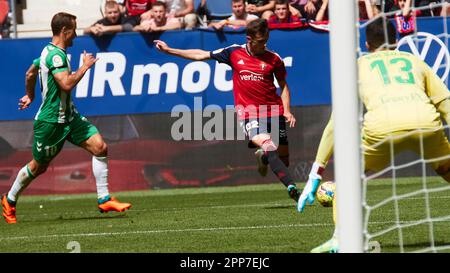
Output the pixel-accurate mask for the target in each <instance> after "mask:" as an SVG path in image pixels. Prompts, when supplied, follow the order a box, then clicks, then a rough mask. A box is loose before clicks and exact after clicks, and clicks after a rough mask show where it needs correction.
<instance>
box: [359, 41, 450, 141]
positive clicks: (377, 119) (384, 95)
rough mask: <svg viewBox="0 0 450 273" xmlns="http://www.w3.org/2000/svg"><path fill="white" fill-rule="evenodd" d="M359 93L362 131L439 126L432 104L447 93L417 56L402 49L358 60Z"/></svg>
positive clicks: (446, 96)
mask: <svg viewBox="0 0 450 273" xmlns="http://www.w3.org/2000/svg"><path fill="white" fill-rule="evenodd" d="M358 68H359V93H360V98H361V100H362V101H363V103H364V105H365V107H366V110H367V113H366V114H365V116H364V134H368V135H378V136H379V135H385V134H389V133H392V132H395V131H402V130H411V129H417V128H424V129H425V128H438V127H441V126H442V121H441V119H440V114H439V112H437V110H436V107H435V106H434V105H435V104H437V103H439V102H441V101H443V100H445V99H446V98H448V97H450V92H449V91H448V89H447V86H446V85H445V84H444V83H443V82H442V80H441V79H440V78H439V77H438V76H437V75H436V74H435V73H434V72H433V70H432V69H431V68H430V67H429V66H428V65H427V64H426V63H424V62H423V61H422V60H420V59H419V58H418V57H416V56H414V55H412V54H411V53H408V52H402V51H388V50H386V51H377V52H374V53H370V54H368V55H365V56H362V57H360V58H359V59H358Z"/></svg>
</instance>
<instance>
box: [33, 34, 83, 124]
mask: <svg viewBox="0 0 450 273" xmlns="http://www.w3.org/2000/svg"><path fill="white" fill-rule="evenodd" d="M39 68H40V76H41V93H42V104H41V106H40V107H39V111H38V112H37V114H36V117H35V119H36V120H41V121H45V122H51V123H67V122H70V121H72V119H73V118H74V116H75V115H76V114H78V112H77V110H76V109H75V105H74V104H73V102H72V96H71V94H70V93H66V92H64V91H63V90H62V89H60V87H59V86H58V84H57V82H56V80H55V77H54V76H53V75H55V74H56V73H59V72H62V71H67V70H68V71H69V73H71V68H70V62H69V60H68V58H67V53H66V51H65V50H64V49H62V48H59V47H57V46H55V45H53V44H51V43H50V44H48V45H47V46H46V47H45V48H44V50H42V53H41V57H40V65H39Z"/></svg>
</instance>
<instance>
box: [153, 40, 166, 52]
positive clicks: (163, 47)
mask: <svg viewBox="0 0 450 273" xmlns="http://www.w3.org/2000/svg"><path fill="white" fill-rule="evenodd" d="M153 43H154V44H155V47H156V49H158V50H159V51H162V52H167V50H168V49H169V46H168V45H167V44H166V43H165V42H164V41H161V40H154V41H153Z"/></svg>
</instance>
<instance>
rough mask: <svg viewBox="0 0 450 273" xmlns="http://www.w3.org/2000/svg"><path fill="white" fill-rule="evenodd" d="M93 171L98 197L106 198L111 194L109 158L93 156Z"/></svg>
mask: <svg viewBox="0 0 450 273" xmlns="http://www.w3.org/2000/svg"><path fill="white" fill-rule="evenodd" d="M92 172H93V173H94V176H95V182H96V184H97V197H98V199H101V198H104V197H106V196H108V195H109V191H108V158H107V157H106V156H105V157H97V156H93V157H92Z"/></svg>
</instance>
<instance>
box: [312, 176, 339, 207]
mask: <svg viewBox="0 0 450 273" xmlns="http://www.w3.org/2000/svg"><path fill="white" fill-rule="evenodd" d="M335 192H336V184H335V183H334V182H333V181H326V182H323V183H322V184H320V185H319V188H318V189H317V193H316V198H317V201H318V202H319V203H320V204H321V205H322V206H324V207H331V206H333V196H334V193H335Z"/></svg>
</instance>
